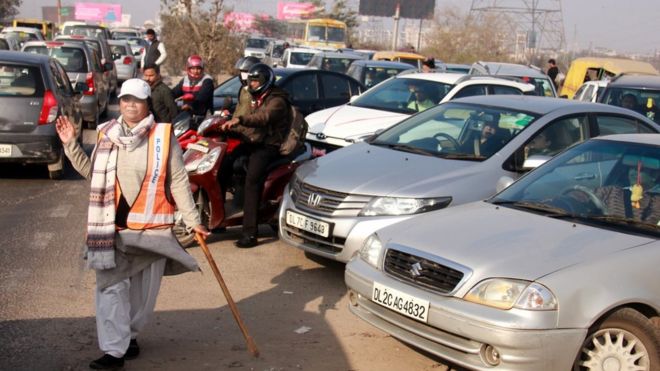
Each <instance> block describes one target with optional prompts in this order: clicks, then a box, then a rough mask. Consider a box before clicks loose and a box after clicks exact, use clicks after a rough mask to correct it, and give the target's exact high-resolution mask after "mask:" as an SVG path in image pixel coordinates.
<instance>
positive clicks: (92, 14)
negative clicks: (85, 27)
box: [75, 3, 121, 22]
mask: <svg viewBox="0 0 660 371" xmlns="http://www.w3.org/2000/svg"><path fill="white" fill-rule="evenodd" d="M75 13H76V20H78V21H94V22H118V21H121V5H120V4H101V3H76V11H75Z"/></svg>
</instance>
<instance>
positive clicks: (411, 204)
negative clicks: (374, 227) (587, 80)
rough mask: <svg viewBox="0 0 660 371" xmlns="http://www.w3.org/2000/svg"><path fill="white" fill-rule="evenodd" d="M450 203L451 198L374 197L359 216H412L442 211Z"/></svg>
mask: <svg viewBox="0 0 660 371" xmlns="http://www.w3.org/2000/svg"><path fill="white" fill-rule="evenodd" d="M449 203H451V197H437V198H403V197H376V198H374V199H373V200H371V201H370V202H369V203H368V204H367V206H365V207H364V208H363V209H362V211H360V216H382V215H412V214H419V213H425V212H428V211H432V210H438V209H443V208H445V207H447V205H449Z"/></svg>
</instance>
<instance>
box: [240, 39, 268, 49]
mask: <svg viewBox="0 0 660 371" xmlns="http://www.w3.org/2000/svg"><path fill="white" fill-rule="evenodd" d="M267 45H268V40H266V39H248V40H247V42H246V44H245V46H246V47H248V48H255V49H266V46H267Z"/></svg>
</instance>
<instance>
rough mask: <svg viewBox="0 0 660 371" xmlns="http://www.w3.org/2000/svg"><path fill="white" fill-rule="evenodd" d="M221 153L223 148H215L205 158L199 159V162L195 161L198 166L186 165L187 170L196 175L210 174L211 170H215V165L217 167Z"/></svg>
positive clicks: (193, 164)
mask: <svg viewBox="0 0 660 371" xmlns="http://www.w3.org/2000/svg"><path fill="white" fill-rule="evenodd" d="M221 152H222V148H221V147H216V148H213V149H212V150H210V151H209V153H207V154H205V155H204V157H202V158H201V159H199V161H195V162H196V164H195V163H192V164H190V163H189V164H186V170H187V171H188V172H189V173H195V174H204V173H207V172H209V171H210V170H211V169H213V165H215V163H216V161H218V157H220V153H221Z"/></svg>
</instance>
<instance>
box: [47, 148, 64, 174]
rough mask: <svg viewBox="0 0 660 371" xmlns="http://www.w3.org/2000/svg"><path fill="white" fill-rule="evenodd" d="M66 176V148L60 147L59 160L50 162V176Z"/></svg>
mask: <svg viewBox="0 0 660 371" xmlns="http://www.w3.org/2000/svg"><path fill="white" fill-rule="evenodd" d="M63 176H64V150H63V149H60V153H59V156H58V159H57V161H55V162H54V163H52V164H48V177H49V178H50V179H52V180H58V179H62V177H63Z"/></svg>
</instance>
